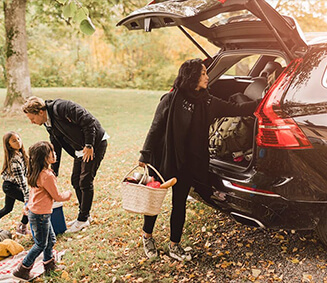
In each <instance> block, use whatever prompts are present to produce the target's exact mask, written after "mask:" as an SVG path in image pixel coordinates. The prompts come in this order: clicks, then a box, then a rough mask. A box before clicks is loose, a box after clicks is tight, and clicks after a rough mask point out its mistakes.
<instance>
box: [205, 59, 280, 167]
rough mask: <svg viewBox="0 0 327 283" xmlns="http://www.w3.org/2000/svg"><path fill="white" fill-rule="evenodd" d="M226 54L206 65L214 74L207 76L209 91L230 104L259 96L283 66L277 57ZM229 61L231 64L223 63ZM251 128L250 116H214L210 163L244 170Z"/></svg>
mask: <svg viewBox="0 0 327 283" xmlns="http://www.w3.org/2000/svg"><path fill="white" fill-rule="evenodd" d="M227 57H228V58H227ZM227 57H226V58H220V59H219V60H216V61H217V62H215V61H214V62H213V64H212V65H211V66H210V67H209V68H211V69H212V70H211V73H214V74H217V77H216V78H213V77H211V78H210V80H211V81H212V84H211V85H210V93H211V94H212V95H214V96H216V97H218V98H221V99H223V100H226V101H232V102H234V103H243V102H247V101H251V100H257V99H262V98H263V97H264V96H265V94H266V93H267V91H268V90H269V88H270V87H271V85H272V84H273V83H274V82H275V81H276V79H277V78H278V76H279V75H280V74H281V73H282V71H283V69H284V65H285V61H284V60H283V59H282V58H280V57H277V56H268V55H261V54H251V55H244V54H243V55H240V54H234V55H229V56H227ZM218 61H219V62H218ZM280 62H281V63H280ZM215 63H216V65H214V64H215ZM231 63H232V66H224V65H227V64H231ZM213 65H214V66H213ZM222 71H224V73H223V74H221V75H220V76H219V75H218V74H219V73H220V72H222ZM231 73H234V74H233V75H231ZM255 128H256V123H255V117H254V115H253V116H247V117H217V118H216V119H215V120H214V121H213V123H212V124H211V126H210V128H209V153H210V163H211V165H214V166H219V167H224V168H226V169H227V168H228V169H230V170H236V171H239V170H242V169H243V170H244V169H246V168H247V167H248V166H249V164H250V163H251V161H252V159H253V148H254V145H255V134H256V130H255Z"/></svg>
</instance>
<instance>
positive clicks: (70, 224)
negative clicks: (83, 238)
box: [66, 215, 93, 227]
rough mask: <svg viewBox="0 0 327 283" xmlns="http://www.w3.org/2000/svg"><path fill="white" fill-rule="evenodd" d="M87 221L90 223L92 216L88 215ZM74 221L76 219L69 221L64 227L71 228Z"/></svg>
mask: <svg viewBox="0 0 327 283" xmlns="http://www.w3.org/2000/svg"><path fill="white" fill-rule="evenodd" d="M87 220H88V221H89V222H90V223H91V222H92V221H93V218H92V216H91V215H90V216H89V217H88V218H87ZM76 221H77V219H74V220H72V221H69V222H67V223H66V226H68V227H70V226H73V224H74V223H75V222H76Z"/></svg>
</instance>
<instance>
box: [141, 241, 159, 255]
mask: <svg viewBox="0 0 327 283" xmlns="http://www.w3.org/2000/svg"><path fill="white" fill-rule="evenodd" d="M142 240H143V248H144V252H145V254H146V256H147V257H148V258H154V257H156V256H158V252H157V248H156V245H155V241H154V239H153V238H152V237H151V238H145V237H144V236H142Z"/></svg>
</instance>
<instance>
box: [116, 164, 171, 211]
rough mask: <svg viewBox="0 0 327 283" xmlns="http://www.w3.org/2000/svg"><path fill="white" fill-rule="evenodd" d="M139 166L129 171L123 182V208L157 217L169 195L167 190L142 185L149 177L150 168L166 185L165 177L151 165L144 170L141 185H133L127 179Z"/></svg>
mask: <svg viewBox="0 0 327 283" xmlns="http://www.w3.org/2000/svg"><path fill="white" fill-rule="evenodd" d="M138 167H140V166H139V165H138V166H135V167H134V168H133V169H132V170H131V171H129V172H128V173H127V174H126V176H125V177H124V179H123V181H122V182H121V196H122V204H123V208H124V209H125V210H127V211H128V212H132V213H140V214H144V215H150V216H152V215H157V214H159V213H160V210H161V206H162V203H163V200H164V198H165V196H166V194H167V191H168V189H167V188H152V187H148V186H145V185H143V184H142V182H143V181H144V180H145V179H146V178H147V177H149V169H148V167H149V168H151V169H152V170H153V171H154V172H155V173H156V174H157V175H158V177H159V178H160V179H161V181H162V183H164V182H165V181H164V179H163V177H162V176H161V175H160V173H159V172H158V171H157V170H156V169H155V168H154V167H153V166H151V165H150V164H147V165H146V166H145V167H144V168H143V169H144V173H143V176H142V178H141V179H140V181H139V183H131V182H128V181H126V178H127V177H128V176H130V174H131V173H132V172H133V171H135V170H136V169H137V168H138Z"/></svg>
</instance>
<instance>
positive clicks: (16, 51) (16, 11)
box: [4, 0, 32, 108]
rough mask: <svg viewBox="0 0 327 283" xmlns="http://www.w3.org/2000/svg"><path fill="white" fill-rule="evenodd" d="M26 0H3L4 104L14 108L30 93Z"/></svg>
mask: <svg viewBox="0 0 327 283" xmlns="http://www.w3.org/2000/svg"><path fill="white" fill-rule="evenodd" d="M26 2H27V0H4V12H5V29H6V71H7V96H6V99H5V103H4V106H5V107H7V108H15V107H17V106H19V105H20V104H22V103H23V102H24V100H25V99H26V98H27V97H29V96H30V95H31V93H32V90H31V81H30V75H29V70H28V59H27V35H26V20H25V15H26Z"/></svg>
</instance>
